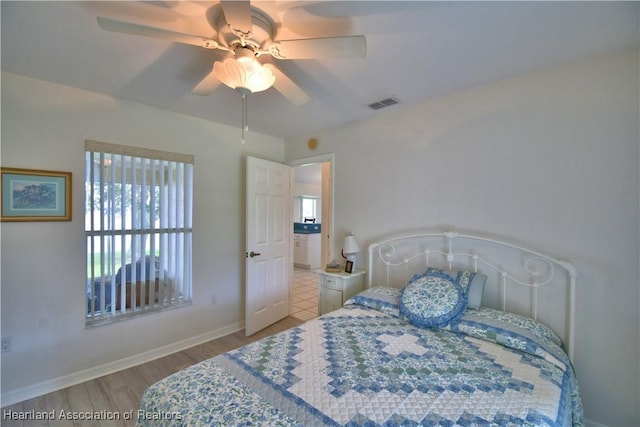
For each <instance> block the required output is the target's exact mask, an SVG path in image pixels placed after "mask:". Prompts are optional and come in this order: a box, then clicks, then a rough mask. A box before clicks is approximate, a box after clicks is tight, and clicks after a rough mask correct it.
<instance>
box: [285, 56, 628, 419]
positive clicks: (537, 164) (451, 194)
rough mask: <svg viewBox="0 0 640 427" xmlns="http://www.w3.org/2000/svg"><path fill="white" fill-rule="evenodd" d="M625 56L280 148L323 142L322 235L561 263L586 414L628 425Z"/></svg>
mask: <svg viewBox="0 0 640 427" xmlns="http://www.w3.org/2000/svg"><path fill="white" fill-rule="evenodd" d="M638 61H639V58H638V51H632V52H625V53H621V54H616V55H610V56H606V57H597V58H592V59H590V60H588V61H584V62H581V63H575V64H570V65H567V66H564V67H562V68H558V69H554V70H550V71H546V72H540V73H536V74H532V75H528V76H524V77H521V78H517V79H512V80H508V81H503V82H499V83H496V84H492V85H488V86H484V87H480V88H476V89H473V90H469V91H466V92H464V93H459V94H456V95H454V96H450V97H446V98H442V99H437V100H434V101H432V102H427V103H424V104H421V105H412V106H404V107H403V106H399V107H394V108H392V109H389V110H387V111H386V112H384V111H382V112H380V114H378V115H376V116H375V117H374V118H372V119H370V120H364V121H360V122H356V123H352V124H349V125H345V126H341V127H339V128H335V129H326V130H324V131H320V132H316V133H314V134H313V135H300V136H298V137H297V138H292V139H291V140H288V141H287V142H286V151H285V157H286V158H287V159H296V158H303V157H307V156H309V155H310V154H309V151H308V149H307V148H306V141H307V140H308V138H310V137H314V138H317V139H318V142H319V148H318V150H317V153H314V154H323V153H329V152H333V153H335V192H336V194H335V237H336V239H335V242H340V241H341V240H342V237H343V235H344V234H345V233H346V232H347V231H353V232H354V233H355V234H356V235H357V236H358V238H359V240H360V242H361V244H362V245H363V246H364V247H366V246H367V245H368V243H370V242H371V241H373V240H375V239H376V238H378V237H380V236H382V235H386V234H388V233H391V232H401V231H405V230H412V229H416V228H436V229H441V228H443V229H445V228H450V227H458V228H459V229H463V230H472V231H476V232H485V233H488V234H493V235H498V236H502V237H505V238H509V239H512V240H514V241H516V242H521V243H526V244H527V245H529V246H531V247H533V248H536V249H538V250H542V251H545V252H548V253H549V254H551V255H555V256H558V257H565V258H567V259H570V260H572V261H574V262H575V263H576V264H577V267H578V272H579V280H578V292H577V328H576V334H577V337H576V355H575V367H576V372H577V376H578V381H579V383H580V386H581V391H582V398H583V403H584V407H585V412H586V417H587V418H588V419H590V420H591V421H594V422H597V423H601V424H604V425H611V426H630V425H638V424H639V423H640V412H639V408H640V405H639V403H640V371H639V369H640V354H639V352H640V340H639V338H640V337H639V325H640V318H639V312H640V309H639V305H640V295H639V287H640V286H639V284H640V274H639V269H638V261H639V259H640V249H639V245H640V231H639V228H640V196H639V184H640V176H639V170H640V166H639V162H640V149H639V148H640V131H639V129H638V121H639V115H640V113H639V107H638V104H639V89H638V76H639V75H640V74H639V66H638ZM363 108H364V107H363ZM335 249H339V248H335ZM360 257H361V260H362V261H364V260H365V255H364V253H361V255H360Z"/></svg>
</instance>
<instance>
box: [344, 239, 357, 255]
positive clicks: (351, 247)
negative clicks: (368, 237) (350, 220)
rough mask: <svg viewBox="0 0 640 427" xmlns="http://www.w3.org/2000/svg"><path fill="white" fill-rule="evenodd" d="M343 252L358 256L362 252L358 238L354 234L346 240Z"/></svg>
mask: <svg viewBox="0 0 640 427" xmlns="http://www.w3.org/2000/svg"><path fill="white" fill-rule="evenodd" d="M342 252H343V253H345V254H357V253H358V252H360V245H359V244H358V240H357V239H356V236H354V235H353V234H349V235H347V237H345V238H344V246H342Z"/></svg>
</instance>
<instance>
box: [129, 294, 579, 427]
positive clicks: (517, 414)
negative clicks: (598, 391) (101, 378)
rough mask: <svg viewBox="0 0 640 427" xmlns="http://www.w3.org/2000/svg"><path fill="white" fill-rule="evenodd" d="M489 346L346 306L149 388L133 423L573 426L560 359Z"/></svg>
mask: <svg viewBox="0 0 640 427" xmlns="http://www.w3.org/2000/svg"><path fill="white" fill-rule="evenodd" d="M387 308H388V307H387ZM385 311H386V312H385ZM391 312H392V310H391ZM480 317H482V316H480ZM470 322H471V323H470V324H471V325H472V326H473V327H469V328H470V329H473V330H477V329H478V328H477V324H478V319H473V320H472V321H470ZM474 322H475V323H474ZM461 329H463V328H461ZM488 335H490V336H491V337H492V338H495V336H496V334H495V333H490V334H488ZM526 340H530V337H526ZM496 341H497V340H495V339H489V340H485V339H483V334H467V333H464V332H461V331H459V330H442V329H428V328H420V327H416V326H414V325H412V324H410V323H409V322H407V321H406V320H404V319H401V318H399V317H397V316H394V315H393V313H391V314H390V310H388V309H387V310H382V311H379V310H376V309H373V308H371V307H366V306H360V305H351V306H348V307H344V308H342V309H340V310H337V311H334V312H332V313H329V314H327V315H324V316H322V317H320V318H317V319H313V320H311V321H308V322H306V323H304V324H302V325H300V326H298V327H295V328H293V329H290V330H288V331H285V332H282V333H279V334H276V335H273V336H270V337H267V338H264V339H262V340H260V341H257V342H254V343H252V344H249V345H247V346H245V347H241V348H239V349H237V350H234V351H231V352H228V353H225V354H222V355H219V356H216V357H214V358H212V359H209V360H207V361H204V362H202V363H200V364H197V365H194V366H192V367H190V368H187V369H185V370H183V371H181V372H178V373H176V374H174V375H171V376H169V377H167V378H165V379H164V380H162V381H160V382H158V383H156V384H155V385H153V386H151V387H150V388H149V389H147V391H146V392H145V394H144V396H143V400H142V404H141V411H140V413H139V414H140V416H139V419H138V425H139V426H145V425H153V426H157V425H194V426H195V425H198V426H200V425H221V426H227V425H287V426H288V425H300V426H313V425H536V426H537V425H542V426H547V425H548V426H567V425H581V424H582V407H581V404H580V400H579V395H578V393H577V385H576V382H575V377H574V375H573V370H572V368H571V365H570V364H569V363H568V360H566V359H564V358H563V357H562V355H561V354H560V355H559V354H556V352H555V349H553V348H551V349H549V344H548V343H547V342H544V343H542V345H540V346H535V345H534V347H536V350H535V351H533V352H532V353H529V352H527V351H526V349H525V351H522V349H518V348H512V347H511V346H509V345H506V346H505V345H504V343H498V342H496ZM507 341H510V340H507ZM553 345H554V344H551V346H553ZM514 347H518V346H517V345H516V346H514ZM525 347H527V346H525ZM528 347H531V345H529V346H528Z"/></svg>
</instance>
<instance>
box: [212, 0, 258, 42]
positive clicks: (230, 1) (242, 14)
mask: <svg viewBox="0 0 640 427" xmlns="http://www.w3.org/2000/svg"><path fill="white" fill-rule="evenodd" d="M220 4H221V5H222V11H223V12H224V17H225V19H226V20H227V24H229V26H230V27H231V29H232V30H234V31H238V32H240V33H242V34H245V35H249V34H250V33H251V28H252V26H253V24H252V19H251V3H250V2H249V1H248V0H242V1H238V0H221V1H220Z"/></svg>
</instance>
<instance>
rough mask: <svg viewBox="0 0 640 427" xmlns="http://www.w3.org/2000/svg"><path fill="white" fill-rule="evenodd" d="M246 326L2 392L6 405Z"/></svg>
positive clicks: (144, 361)
mask: <svg viewBox="0 0 640 427" xmlns="http://www.w3.org/2000/svg"><path fill="white" fill-rule="evenodd" d="M243 328H244V322H240V323H236V324H233V325H230V326H227V327H224V328H220V329H216V330H214V331H210V332H207V333H205V334H202V335H197V336H195V337H191V338H187V339H185V340H181V341H178V342H175V343H172V344H169V345H166V346H163V347H159V348H155V349H153V350H149V351H146V352H144V353H140V354H136V355H134V356H130V357H125V358H124V359H120V360H116V361H114V362H109V363H106V364H104V365H100V366H96V367H93V368H89V369H85V370H82V371H78V372H74V373H72V374H69V375H65V376H62V377H58V378H53V379H51V380H47V381H43V382H41V383H37V384H33V385H30V386H26V387H22V388H19V389H16V390H9V391H6V392H4V393H2V398H1V402H2V407H6V406H10V405H13V404H16V403H19V402H22V401H25V400H28V399H33V398H34V397H38V396H42V395H43V394H47V393H51V392H53V391H57V390H61V389H63V388H67V387H71V386H73V385H76V384H80V383H83V382H85V381H90V380H94V379H96V378H100V377H103V376H105V375H109V374H112V373H114V372H118V371H122V370H124V369H128V368H131V367H133V366H136V365H140V364H143V363H147V362H150V361H152V360H154V359H158V358H160V357H164V356H168V355H169V354H172V353H176V352H179V351H182V350H186V349H187V348H189V347H193V346H196V345H199V344H202V343H205V342H207V341H211V340H215V339H217V338H220V337H223V336H225V335H229V334H232V333H234V332H237V331H239V330H241V329H243Z"/></svg>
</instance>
